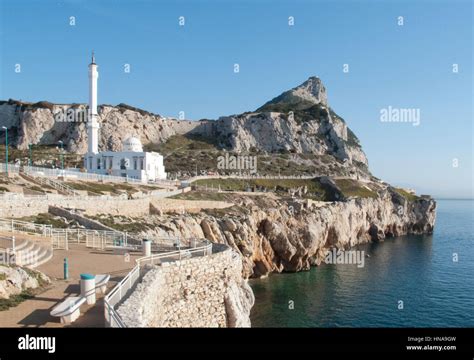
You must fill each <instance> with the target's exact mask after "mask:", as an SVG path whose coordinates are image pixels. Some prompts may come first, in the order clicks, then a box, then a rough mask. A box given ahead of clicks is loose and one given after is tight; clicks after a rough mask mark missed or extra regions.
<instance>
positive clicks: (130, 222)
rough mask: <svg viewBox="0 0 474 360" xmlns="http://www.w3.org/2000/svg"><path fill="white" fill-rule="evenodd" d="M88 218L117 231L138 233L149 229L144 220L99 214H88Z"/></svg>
mask: <svg viewBox="0 0 474 360" xmlns="http://www.w3.org/2000/svg"><path fill="white" fill-rule="evenodd" d="M88 218H89V219H92V220H96V221H98V222H100V223H102V224H104V225H105V226H108V227H110V228H112V229H115V230H117V231H124V232H128V233H140V232H142V231H145V230H147V229H150V225H149V224H148V223H146V222H141V221H136V220H135V219H129V218H124V217H121V216H112V215H106V214H100V215H95V216H88ZM120 220H121V221H120ZM124 220H125V221H126V222H125V221H124Z"/></svg>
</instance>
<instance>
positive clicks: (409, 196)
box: [393, 188, 420, 202]
mask: <svg viewBox="0 0 474 360" xmlns="http://www.w3.org/2000/svg"><path fill="white" fill-rule="evenodd" d="M393 189H394V190H395V192H397V193H398V194H399V195H401V196H403V197H404V198H405V199H407V200H408V201H410V202H413V201H416V200H419V199H420V197H419V196H416V195H414V194H410V193H409V192H408V191H406V190H403V189H400V188H393Z"/></svg>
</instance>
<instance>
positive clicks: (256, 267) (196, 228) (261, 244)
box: [122, 187, 436, 277]
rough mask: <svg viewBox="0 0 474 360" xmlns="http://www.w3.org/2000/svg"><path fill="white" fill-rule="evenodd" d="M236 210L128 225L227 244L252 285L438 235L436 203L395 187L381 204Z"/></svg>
mask: <svg viewBox="0 0 474 360" xmlns="http://www.w3.org/2000/svg"><path fill="white" fill-rule="evenodd" d="M227 201H229V199H227ZM234 202H235V204H236V205H235V206H234V207H233V208H230V209H224V210H215V211H202V212H200V213H197V214H163V215H161V216H157V215H152V216H148V217H147V218H146V219H137V218H129V219H128V221H129V222H133V223H139V222H143V221H144V220H145V221H146V223H147V225H148V230H144V231H143V232H142V233H141V236H143V237H148V238H154V237H161V236H170V235H172V236H182V237H183V238H190V237H200V238H203V237H204V238H207V239H209V240H211V241H213V242H215V243H222V244H227V245H229V246H231V247H232V248H233V249H234V250H235V251H237V252H238V253H239V254H240V255H241V259H242V263H243V274H244V277H260V276H265V275H268V274H269V273H271V272H283V271H290V272H293V271H300V270H307V269H309V267H310V266H311V265H318V264H320V263H321V262H322V261H323V260H324V258H325V256H326V254H327V252H328V251H330V250H331V249H333V248H337V249H343V250H347V249H348V248H350V247H353V246H355V245H357V244H363V243H367V242H369V241H383V240H384V238H386V237H393V236H400V235H406V234H423V233H431V232H432V231H433V227H434V222H435V209H436V203H435V201H434V200H433V199H431V198H429V197H415V198H406V197H404V196H402V195H400V194H399V193H398V192H396V191H394V189H393V188H391V187H386V188H384V189H381V190H380V191H379V192H378V194H377V197H365V198H362V197H359V198H349V199H345V201H313V200H310V199H306V200H303V199H300V200H297V199H284V198H281V197H276V196H275V197H270V196H265V195H262V196H245V195H235V196H234ZM123 221H124V220H123V219H122V222H123ZM150 229H152V230H150Z"/></svg>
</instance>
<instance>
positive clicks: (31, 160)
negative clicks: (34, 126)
mask: <svg viewBox="0 0 474 360" xmlns="http://www.w3.org/2000/svg"><path fill="white" fill-rule="evenodd" d="M32 146H33V144H28V166H31V165H32V164H33V150H32Z"/></svg>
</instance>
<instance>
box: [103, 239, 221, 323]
mask: <svg viewBox="0 0 474 360" xmlns="http://www.w3.org/2000/svg"><path fill="white" fill-rule="evenodd" d="M199 254H202V255H201V256H206V255H210V254H212V243H211V242H209V241H208V240H205V241H204V245H202V246H199V247H195V248H191V249H185V250H177V251H170V252H166V253H162V254H152V255H150V256H145V257H142V258H139V259H137V260H136V265H135V267H134V268H133V269H132V270H131V271H130V272H129V273H128V274H127V275H126V276H125V277H124V278H123V279H122V280H121V281H120V282H119V283H118V284H117V285H116V286H115V287H114V288H113V289H112V290H111V291H110V292H109V293H108V294H107V295H106V296H105V297H104V317H105V324H106V326H108V327H122V328H123V327H126V324H125V323H124V322H123V320H122V318H121V317H120V315H119V314H118V313H117V311H116V310H117V305H119V304H120V303H121V302H122V301H123V300H124V299H125V298H126V296H127V295H128V294H129V293H130V292H131V291H132V289H133V287H134V286H135V285H136V284H137V283H138V281H139V280H140V278H141V268H142V267H143V266H144V265H154V264H155V263H157V262H158V261H160V262H161V260H164V259H169V258H171V259H173V258H174V259H179V260H181V259H182V258H183V257H186V258H187V257H190V256H193V255H198V256H199Z"/></svg>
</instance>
